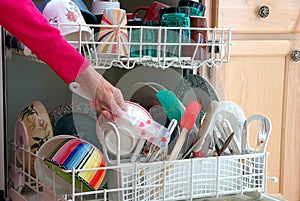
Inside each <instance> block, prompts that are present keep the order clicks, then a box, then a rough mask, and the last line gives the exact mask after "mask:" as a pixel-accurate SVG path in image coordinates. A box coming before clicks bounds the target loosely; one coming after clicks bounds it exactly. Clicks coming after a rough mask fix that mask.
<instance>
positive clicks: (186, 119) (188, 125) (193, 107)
mask: <svg viewBox="0 0 300 201" xmlns="http://www.w3.org/2000/svg"><path fill="white" fill-rule="evenodd" d="M201 107H202V105H201V104H200V103H198V102H197V101H195V100H193V101H191V102H190V103H189V104H188V106H187V108H186V110H185V112H184V114H183V116H182V119H181V121H180V127H181V128H182V131H181V133H180V135H179V137H178V139H177V141H176V144H175V146H174V148H173V150H172V152H171V155H170V158H169V160H176V159H177V157H178V155H179V153H180V150H181V148H182V146H183V144H184V142H185V140H186V137H187V134H188V132H189V131H190V130H192V128H193V125H194V123H195V121H196V119H197V117H198V114H199V112H200V110H201Z"/></svg>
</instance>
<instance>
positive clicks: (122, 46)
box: [97, 8, 129, 55]
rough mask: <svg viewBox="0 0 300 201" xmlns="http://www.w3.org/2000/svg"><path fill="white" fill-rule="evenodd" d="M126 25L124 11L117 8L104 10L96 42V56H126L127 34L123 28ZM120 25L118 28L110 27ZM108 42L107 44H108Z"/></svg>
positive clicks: (127, 49) (127, 50)
mask: <svg viewBox="0 0 300 201" xmlns="http://www.w3.org/2000/svg"><path fill="white" fill-rule="evenodd" d="M126 23H127V18H126V11H125V10H123V9H118V8H106V9H104V12H103V16H102V20H101V25H103V26H101V27H100V32H99V36H98V39H97V41H98V42H101V43H102V44H99V45H98V47H97V53H98V54H110V55H128V53H129V48H128V34H127V29H126V28H125V27H120V26H125V25H126ZM111 25H120V26H111ZM108 42H109V43H108Z"/></svg>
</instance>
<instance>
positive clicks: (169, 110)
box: [156, 89, 184, 122]
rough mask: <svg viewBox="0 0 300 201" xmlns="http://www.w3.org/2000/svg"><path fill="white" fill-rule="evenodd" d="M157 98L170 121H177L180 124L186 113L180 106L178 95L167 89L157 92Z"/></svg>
mask: <svg viewBox="0 0 300 201" xmlns="http://www.w3.org/2000/svg"><path fill="white" fill-rule="evenodd" d="M156 97H157V99H158V100H159V102H160V104H161V106H162V108H163V109H164V111H165V113H166V114H167V116H168V118H169V119H170V120H172V119H176V120H177V121H178V122H180V120H181V118H182V115H183V113H184V109H183V108H182V106H181V105H180V103H179V101H178V98H177V97H176V95H175V94H174V93H173V92H172V91H170V90H167V89H165V90H161V91H159V92H157V93H156Z"/></svg>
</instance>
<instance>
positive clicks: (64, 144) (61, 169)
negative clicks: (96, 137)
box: [35, 135, 106, 193]
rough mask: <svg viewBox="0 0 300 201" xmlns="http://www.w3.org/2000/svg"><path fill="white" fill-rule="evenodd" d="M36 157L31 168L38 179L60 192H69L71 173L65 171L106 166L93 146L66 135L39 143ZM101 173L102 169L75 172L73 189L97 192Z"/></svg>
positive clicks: (102, 176)
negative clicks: (40, 145) (33, 166)
mask: <svg viewBox="0 0 300 201" xmlns="http://www.w3.org/2000/svg"><path fill="white" fill-rule="evenodd" d="M37 155H38V157H37V158H36V160H35V169H36V172H37V177H38V179H39V180H41V181H42V182H43V183H44V184H45V185H47V186H48V187H50V188H52V187H53V186H55V188H56V189H55V190H58V191H59V192H63V193H68V192H70V191H71V190H72V188H71V184H72V173H71V172H69V170H72V169H73V168H74V169H76V170H77V169H89V168H100V167H106V160H105V158H104V157H103V155H102V153H101V152H100V151H99V150H98V149H97V148H96V147H95V146H94V145H92V144H90V143H89V142H87V141H85V140H82V139H79V138H76V137H73V136H70V135H58V136H55V137H53V138H51V139H50V140H48V141H47V142H46V143H45V144H43V146H42V147H41V148H40V149H39V151H38V153H37ZM105 174H106V170H105V169H100V170H88V171H80V172H77V173H76V175H75V187H76V188H77V189H80V190H83V191H86V192H87V191H91V190H97V189H98V188H99V186H100V185H101V183H102V181H103V179H104V177H105ZM53 176H54V177H53ZM53 178H54V181H53ZM53 184H55V185H53Z"/></svg>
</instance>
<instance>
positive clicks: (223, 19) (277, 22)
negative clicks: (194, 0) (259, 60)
mask: <svg viewBox="0 0 300 201" xmlns="http://www.w3.org/2000/svg"><path fill="white" fill-rule="evenodd" d="M217 2H218V7H217V12H218V13H217V18H218V19H217V21H218V22H217V24H216V26H218V27H232V28H233V32H236V33H295V32H300V4H299V1H298V0H286V1H279V0H275V1H274V0H273V1H271V0H264V1H260V0H254V1H248V0H242V1H241V0H232V1H221V0H217ZM263 5H266V6H268V8H269V15H268V16H267V17H266V18H262V17H260V16H259V14H258V13H259V8H260V7H261V6H263Z"/></svg>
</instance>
